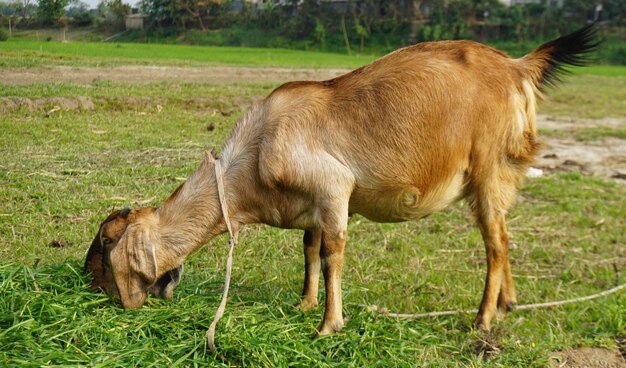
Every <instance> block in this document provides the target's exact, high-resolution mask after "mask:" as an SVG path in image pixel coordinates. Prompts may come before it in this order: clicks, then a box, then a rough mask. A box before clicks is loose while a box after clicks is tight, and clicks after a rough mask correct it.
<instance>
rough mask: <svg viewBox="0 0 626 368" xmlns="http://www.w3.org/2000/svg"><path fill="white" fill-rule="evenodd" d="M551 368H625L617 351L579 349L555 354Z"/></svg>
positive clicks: (623, 361)
mask: <svg viewBox="0 0 626 368" xmlns="http://www.w3.org/2000/svg"><path fill="white" fill-rule="evenodd" d="M550 367H551V368H626V360H624V357H622V356H621V355H620V353H619V351H616V350H610V349H605V348H589V347H581V348H578V349H570V350H565V351H561V352H558V353H556V354H555V355H554V356H553V357H552V364H551V365H550Z"/></svg>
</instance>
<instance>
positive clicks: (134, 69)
mask: <svg viewBox="0 0 626 368" xmlns="http://www.w3.org/2000/svg"><path fill="white" fill-rule="evenodd" d="M346 72H348V69H302V68H300V69H290V68H249V67H229V66H215V67H174V66H119V67H107V68H90V67H69V66H52V67H46V68H3V69H0V80H1V81H2V83H5V84H31V83H50V82H64V83H93V82H94V81H99V80H102V81H105V80H106V81H113V82H122V83H153V82H163V81H166V82H181V83H233V82H240V83H245V82H250V83H258V82H268V83H283V82H287V81H293V80H325V79H331V78H334V77H337V76H339V75H342V74H344V73H346Z"/></svg>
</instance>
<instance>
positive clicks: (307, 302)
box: [295, 297, 318, 312]
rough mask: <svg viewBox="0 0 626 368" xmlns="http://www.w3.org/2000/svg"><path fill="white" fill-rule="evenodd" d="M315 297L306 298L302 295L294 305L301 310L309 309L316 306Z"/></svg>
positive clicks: (306, 310)
mask: <svg viewBox="0 0 626 368" xmlns="http://www.w3.org/2000/svg"><path fill="white" fill-rule="evenodd" d="M317 306H318V304H317V298H307V297H304V298H302V300H301V301H300V302H299V303H297V304H296V305H295V307H296V308H298V309H300V310H302V311H303V312H308V311H311V310H313V309H315V308H317Z"/></svg>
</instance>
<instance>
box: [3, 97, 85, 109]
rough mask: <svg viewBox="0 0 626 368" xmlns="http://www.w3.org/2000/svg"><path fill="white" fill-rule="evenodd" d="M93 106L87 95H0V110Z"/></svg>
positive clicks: (83, 107)
mask: <svg viewBox="0 0 626 368" xmlns="http://www.w3.org/2000/svg"><path fill="white" fill-rule="evenodd" d="M94 108H95V105H94V103H93V101H91V99H90V98H89V97H82V96H81V97H45V98H28V97H0V112H11V111H15V110H27V111H37V110H44V109H45V110H50V111H51V110H55V111H58V110H66V111H73V110H83V111H91V110H93V109H94Z"/></svg>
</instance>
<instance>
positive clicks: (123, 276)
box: [110, 224, 157, 309]
mask: <svg viewBox="0 0 626 368" xmlns="http://www.w3.org/2000/svg"><path fill="white" fill-rule="evenodd" d="M155 243H156V242H155V240H154V239H151V232H150V229H149V227H148V226H145V225H141V224H134V225H130V226H128V228H127V229H126V232H125V233H124V235H123V236H122V238H121V239H120V241H119V242H118V243H117V245H116V246H115V247H114V248H113V250H111V256H110V259H111V265H112V268H113V275H114V277H115V284H116V285H117V289H118V291H119V294H120V299H121V300H122V305H123V306H124V308H126V309H138V308H141V307H142V306H143V303H144V302H145V301H146V297H147V296H148V288H149V287H150V286H151V285H152V284H154V283H155V282H156V281H157V280H156V275H157V259H156V249H155Z"/></svg>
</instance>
